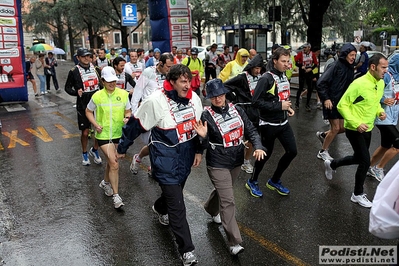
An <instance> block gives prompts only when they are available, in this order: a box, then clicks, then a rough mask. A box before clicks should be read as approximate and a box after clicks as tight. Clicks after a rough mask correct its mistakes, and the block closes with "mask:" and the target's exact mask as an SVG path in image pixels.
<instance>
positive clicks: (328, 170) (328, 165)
mask: <svg viewBox="0 0 399 266" xmlns="http://www.w3.org/2000/svg"><path fill="white" fill-rule="evenodd" d="M324 166H325V167H326V170H325V171H324V174H325V176H326V178H327V179H328V180H331V179H332V178H333V172H335V171H334V170H333V169H332V168H331V161H330V160H325V161H324Z"/></svg>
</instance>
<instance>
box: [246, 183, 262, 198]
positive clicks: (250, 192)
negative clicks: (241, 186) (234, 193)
mask: <svg viewBox="0 0 399 266" xmlns="http://www.w3.org/2000/svg"><path fill="white" fill-rule="evenodd" d="M245 187H246V188H247V189H248V190H249V194H251V196H252V197H255V198H260V197H262V196H263V194H262V195H260V196H259V195H255V194H254V193H252V190H251V188H250V187H249V186H248V184H247V183H245Z"/></svg>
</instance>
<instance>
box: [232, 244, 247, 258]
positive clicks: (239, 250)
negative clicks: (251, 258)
mask: <svg viewBox="0 0 399 266" xmlns="http://www.w3.org/2000/svg"><path fill="white" fill-rule="evenodd" d="M243 251H244V248H243V247H242V246H241V245H240V244H237V245H235V246H231V247H230V254H231V255H233V256H236V255H238V254H240V253H242V252H243Z"/></svg>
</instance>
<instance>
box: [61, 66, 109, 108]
mask: <svg viewBox="0 0 399 266" xmlns="http://www.w3.org/2000/svg"><path fill="white" fill-rule="evenodd" d="M80 66H81V67H83V68H85V69H88V67H84V66H82V65H80ZM95 69H96V74H97V77H98V82H99V84H98V86H99V87H100V89H102V88H103V84H102V82H101V75H100V74H99V68H98V67H95ZM79 89H83V82H82V77H81V76H80V73H79V69H78V68H77V66H74V67H73V68H72V69H71V70H69V73H68V78H67V80H66V82H65V91H66V92H67V93H68V94H69V95H72V96H77V97H76V109H77V110H85V109H86V106H87V104H88V103H89V101H90V99H91V96H92V95H93V94H94V93H95V92H96V91H91V92H84V93H83V94H82V97H79V96H78V90H79Z"/></svg>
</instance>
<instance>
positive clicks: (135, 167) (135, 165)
mask: <svg viewBox="0 0 399 266" xmlns="http://www.w3.org/2000/svg"><path fill="white" fill-rule="evenodd" d="M140 164H141V160H140V159H139V155H138V154H135V155H133V159H132V163H131V164H130V172H132V173H133V174H134V175H137V173H138V171H139V165H140Z"/></svg>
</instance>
